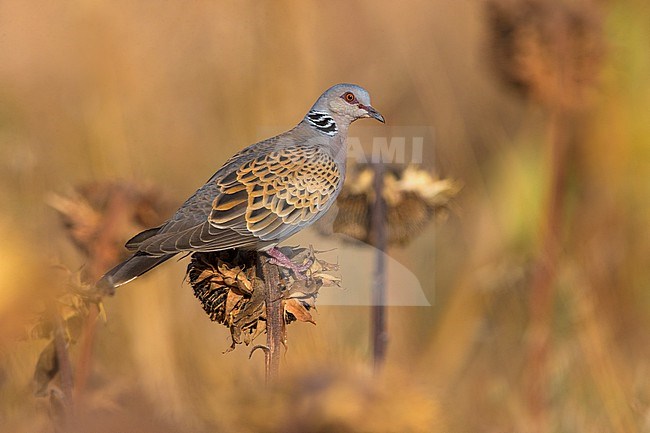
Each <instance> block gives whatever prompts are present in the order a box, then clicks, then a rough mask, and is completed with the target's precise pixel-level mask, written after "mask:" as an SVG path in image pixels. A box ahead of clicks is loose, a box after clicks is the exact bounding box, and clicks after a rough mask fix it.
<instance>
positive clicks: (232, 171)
mask: <svg viewBox="0 0 650 433" xmlns="http://www.w3.org/2000/svg"><path fill="white" fill-rule="evenodd" d="M242 155H243V158H241V159H237V158H231V159H230V160H229V161H228V162H227V164H226V165H225V166H224V167H223V168H222V169H221V170H219V171H218V172H217V173H216V174H215V176H213V177H212V178H211V179H210V181H209V182H208V183H207V184H206V185H205V186H204V187H203V188H201V189H199V190H198V191H197V192H196V194H194V196H192V197H191V198H190V199H188V200H187V201H186V202H185V204H184V205H183V206H182V207H181V208H180V209H179V210H178V211H177V212H176V214H175V215H174V216H173V217H172V218H171V219H170V220H169V221H168V222H167V223H166V224H165V225H163V226H162V227H161V228H160V230H159V231H157V232H152V233H150V234H151V235H150V236H148V237H146V238H145V239H142V240H141V239H137V240H138V241H139V242H138V243H137V245H134V246H135V247H137V249H138V250H139V251H143V252H146V253H149V254H170V253H173V252H179V251H218V250H223V249H228V248H256V247H259V246H261V245H268V244H272V243H274V242H279V241H281V240H283V239H286V238H287V237H289V236H291V235H293V234H295V233H296V232H298V231H299V230H300V229H302V228H303V227H306V226H308V225H310V224H311V223H313V222H315V221H316V220H317V219H318V218H319V217H320V216H322V214H324V213H325V212H326V211H327V210H328V209H329V207H330V206H331V205H332V204H333V203H334V201H335V199H336V195H337V193H338V191H339V190H340V183H341V182H342V178H341V172H340V170H339V167H338V166H337V164H336V162H335V161H334V160H333V159H332V157H330V156H329V155H328V154H327V153H326V152H324V151H323V150H322V149H321V148H319V147H315V146H304V145H292V146H284V147H281V148H276V149H274V150H270V151H268V152H266V153H258V154H257V155H255V154H251V153H250V152H249V153H242ZM145 233H146V232H145ZM147 235H149V233H147ZM138 236H140V235H138ZM138 236H136V238H138ZM136 238H134V239H136ZM131 245H133V244H131Z"/></svg>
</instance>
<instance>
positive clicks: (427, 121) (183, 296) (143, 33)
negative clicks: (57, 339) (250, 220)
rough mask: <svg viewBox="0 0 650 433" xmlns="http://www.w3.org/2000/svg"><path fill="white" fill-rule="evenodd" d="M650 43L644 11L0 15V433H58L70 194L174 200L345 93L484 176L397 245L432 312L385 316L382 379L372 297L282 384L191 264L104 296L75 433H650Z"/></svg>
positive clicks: (303, 356)
mask: <svg viewBox="0 0 650 433" xmlns="http://www.w3.org/2000/svg"><path fill="white" fill-rule="evenodd" d="M648 47H650V8H648V6H647V4H646V2H644V1H642V0H620V1H609V2H606V1H596V0H591V1H588V0H561V1H556V0H490V1H488V2H486V1H473V2H471V1H456V2H450V1H441V0H439V1H414V2H409V3H408V4H407V5H406V4H401V3H398V2H387V1H383V2H382V1H359V2H344V1H330V2H290V1H278V2H254V1H245V2H232V3H225V2H207V1H194V2H171V1H167V2H148V1H139V2H133V1H124V0H118V1H112V2H99V1H91V0H79V1H69V2H49V1H3V2H0V197H2V212H1V213H0V239H2V241H1V242H0V431H3V432H4V431H6V432H34V431H52V423H53V421H52V419H51V418H52V417H51V413H52V411H53V410H54V409H53V408H52V405H51V404H50V403H49V402H48V399H47V398H42V397H40V398H36V397H34V394H33V389H32V385H31V381H32V375H33V373H34V368H35V365H36V362H37V358H38V355H39V353H40V352H41V351H42V350H43V348H44V346H45V344H46V341H45V340H39V339H25V338H24V336H25V335H26V334H27V332H28V330H29V327H30V324H31V323H33V320H34V315H35V312H36V311H38V309H39V308H40V307H41V304H42V302H43V300H44V299H46V298H47V296H48V293H50V292H51V290H53V289H52V287H53V286H55V285H56V283H55V280H56V279H57V277H56V276H55V275H54V272H53V270H52V266H51V265H52V264H62V265H63V266H65V267H66V268H68V269H71V270H73V271H76V270H78V269H80V268H82V267H83V266H84V265H86V263H84V256H83V255H81V254H79V253H78V252H77V250H76V249H75V248H74V247H73V246H72V244H71V243H70V241H69V239H68V238H67V236H66V233H65V231H64V229H63V227H62V224H61V222H60V218H59V216H58V215H57V213H56V212H55V211H54V210H53V209H52V208H51V207H50V206H49V205H48V203H50V202H51V198H52V194H62V193H65V192H66V191H70V190H71V189H72V188H73V187H76V186H78V185H80V184H84V183H88V182H93V181H106V180H111V181H113V180H126V181H129V182H132V183H134V184H137V185H150V186H153V187H154V188H158V189H159V190H160V191H161V194H162V196H163V197H164V198H165V200H167V201H168V202H169V203H171V206H172V207H175V206H177V205H179V204H180V203H181V202H182V201H183V200H184V199H185V198H186V197H187V196H189V195H190V194H191V193H192V192H193V191H194V190H195V189H196V188H197V187H198V186H200V185H201V184H202V183H203V182H204V181H205V180H206V179H207V178H208V177H209V176H210V175H211V174H212V173H213V172H214V171H215V170H216V169H217V168H218V167H219V166H220V164H221V163H222V162H224V161H225V159H226V158H227V157H229V156H230V155H231V154H233V153H234V152H235V151H237V150H239V149H240V148H242V147H244V146H246V145H248V144H250V143H253V142H256V141H258V140H260V139H263V138H266V137H268V136H269V135H271V134H272V133H279V132H282V131H284V130H286V129H288V128H289V127H291V126H293V125H294V124H295V123H297V122H298V121H299V120H300V118H301V117H302V116H303V115H304V114H305V112H306V111H307V109H308V108H309V107H310V106H311V104H312V103H313V101H314V100H315V98H316V97H317V96H318V95H319V94H320V93H321V92H322V91H323V90H324V89H326V88H327V87H329V86H330V85H332V84H335V83H338V82H354V83H358V84H360V85H362V86H364V87H365V88H367V89H368V90H369V91H370V93H371V95H372V98H373V105H374V106H375V107H376V108H377V109H378V110H380V111H381V112H382V114H384V115H385V116H386V119H387V121H388V123H389V124H392V125H402V126H418V127H421V126H426V127H431V128H433V130H434V131H435V142H434V143H428V144H429V146H428V147H426V149H425V151H424V159H425V161H424V165H425V166H426V167H429V168H432V169H435V170H436V171H437V172H438V173H440V174H442V175H444V176H446V177H451V178H453V179H457V180H459V181H460V182H462V184H463V185H464V187H463V190H462V192H461V193H460V195H459V197H458V199H457V200H456V203H455V206H454V209H455V210H454V212H452V213H451V215H450V217H449V218H448V219H447V220H446V221H445V222H443V223H440V224H432V225H430V226H429V227H428V228H427V230H426V232H425V233H424V234H423V235H422V236H420V237H419V238H418V239H417V240H416V241H415V242H413V243H412V244H410V245H409V246H408V247H407V248H403V249H394V250H391V251H390V253H391V255H392V256H393V257H394V258H395V259H397V260H398V261H399V262H400V263H401V264H402V265H403V266H404V267H406V268H408V269H409V270H410V272H412V273H413V274H415V276H416V277H417V278H418V280H419V282H420V284H421V286H422V290H423V291H424V293H425V295H426V296H427V298H428V299H429V301H430V302H431V304H432V306H430V307H390V308H389V333H390V345H389V349H388V358H387V363H386V366H385V369H384V371H383V372H382V373H381V374H379V375H378V376H373V375H372V373H371V368H370V365H371V362H370V354H369V353H370V350H369V343H368V341H369V337H368V308H367V307H365V306H356V307H355V306H346V307H343V306H327V305H324V306H321V307H319V309H318V313H317V314H316V321H317V323H318V324H317V326H313V325H310V324H306V323H299V324H294V325H291V326H290V327H289V330H288V333H289V348H288V350H287V351H286V353H285V354H284V355H283V361H282V367H281V374H282V377H281V380H280V382H279V383H278V384H276V385H275V386H272V387H270V388H268V389H265V388H264V387H263V383H264V369H263V364H262V361H261V355H255V356H253V358H252V359H251V360H248V349H247V348H245V347H238V349H237V350H235V351H234V352H233V353H229V354H222V352H223V351H224V350H225V349H226V348H227V346H228V344H229V341H228V332H227V329H225V328H224V327H222V326H219V325H216V324H213V323H211V322H210V321H209V319H208V317H207V316H206V315H205V314H204V312H203V311H202V309H201V306H200V304H199V302H198V301H197V300H196V299H195V298H194V297H193V295H192V292H191V289H190V288H189V287H188V286H187V285H186V284H182V279H183V275H184V270H185V266H186V262H185V261H182V262H176V263H169V264H166V265H164V266H162V267H161V268H159V269H157V270H156V271H155V272H152V273H151V275H148V276H147V277H145V278H143V279H141V280H139V281H137V282H135V283H133V284H130V285H128V286H126V287H123V288H121V289H120V290H119V291H118V293H117V294H116V296H115V297H113V298H109V299H106V300H105V308H106V314H107V320H106V321H105V322H104V321H102V320H100V321H99V322H98V326H97V329H96V335H95V337H94V350H93V352H92V360H91V361H92V362H91V363H90V365H89V368H90V369H91V371H90V373H89V375H88V377H87V383H85V384H84V389H83V390H82V391H78V392H77V393H78V395H76V396H75V412H76V417H75V420H74V421H73V422H72V423H71V424H69V425H67V426H66V430H68V431H79V432H109V431H111V432H112V431H130V432H154V431H156V432H172V431H219V432H221V431H223V432H330V431H332V432H334V431H336V432H347V431H349V432H353V431H355V432H356V431H362V432H436V431H440V432H464V431H467V432H504V431H507V432H529V431H540V432H576V431H581V432H582V431H585V432H610V431H616V432H633V431H640V432H641V431H650V361H649V360H650V333H649V332H648V329H649V328H648V326H649V325H650V290H649V289H650V227H649V221H650V200H649V199H648V198H649V197H650V179H649V176H648V173H650V146H649V145H648V143H649V141H650V122H649V121H648V112H649V109H648V107H650V86H648V80H649V79H650V60H649V59H650V56H648V55H647V53H648ZM360 123H361V122H359V123H358V124H356V125H355V126H354V127H353V128H356V127H358V126H357V125H359V124H360ZM133 233H134V230H133V229H132V230H131V231H126V232H125V233H123V234H121V236H122V238H123V239H124V240H126V239H127V238H128V237H129V235H131V234H133ZM309 239H310V241H311V242H313V243H314V244H315V245H316V247H318V242H319V238H318V237H317V236H315V235H312V237H310V238H309ZM358 248H359V250H360V251H361V250H363V247H358ZM342 265H343V267H352V268H353V267H354V266H355V264H354V263H351V262H344V263H342ZM359 272H363V273H364V275H367V276H368V277H369V276H370V275H371V272H372V269H370V268H369V269H360V270H359ZM344 285H345V282H344ZM347 289H348V290H354V287H348V288H347ZM81 350H82V349H80V347H79V345H77V346H73V347H71V355H70V356H71V360H72V363H73V364H74V365H73V366H74V367H75V368H77V367H78V368H81V367H79V365H78V364H77V363H78V359H79V356H80V355H79V354H80V352H81ZM258 357H259V358H258ZM86 361H88V360H86Z"/></svg>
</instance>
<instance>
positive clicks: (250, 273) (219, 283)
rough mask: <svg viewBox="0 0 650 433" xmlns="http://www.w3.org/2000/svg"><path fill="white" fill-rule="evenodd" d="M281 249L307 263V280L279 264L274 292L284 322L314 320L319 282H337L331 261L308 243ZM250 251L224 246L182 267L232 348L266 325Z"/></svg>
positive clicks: (196, 255) (263, 295) (261, 283)
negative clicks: (226, 332)
mask: <svg viewBox="0 0 650 433" xmlns="http://www.w3.org/2000/svg"><path fill="white" fill-rule="evenodd" d="M281 251H282V252H283V253H284V254H285V255H286V256H287V257H289V258H290V259H291V260H292V261H294V262H296V263H300V264H303V263H310V264H311V265H310V267H309V269H308V270H307V277H308V278H307V279H306V280H302V279H296V278H295V277H294V276H293V275H292V274H291V273H290V272H286V271H285V270H283V269H282V268H280V272H279V275H280V292H281V295H282V305H283V307H284V322H285V324H289V323H291V322H294V321H296V320H298V321H302V322H311V323H314V320H313V317H312V315H311V313H310V310H311V309H312V308H314V307H315V305H316V297H317V296H318V291H319V289H320V288H321V287H323V286H330V285H338V283H339V281H340V280H339V279H338V278H337V277H335V276H333V275H331V272H332V271H336V270H338V267H337V266H336V265H333V264H330V263H327V262H325V261H323V260H320V259H318V258H317V257H316V254H317V253H316V252H315V251H314V250H313V249H312V248H294V247H283V248H281ZM260 254H263V253H258V252H255V251H240V250H226V251H219V252H212V253H194V254H192V259H191V261H190V264H189V266H188V269H187V276H188V279H189V282H190V284H191V286H192V288H193V289H194V295H195V296H196V297H197V298H198V299H199V301H201V304H202V305H203V309H204V310H205V312H206V313H207V314H208V316H209V317H210V319H211V320H213V321H215V322H218V323H221V324H222V325H224V326H226V327H227V328H228V329H229V330H230V335H231V338H232V345H231V346H230V349H229V350H233V349H234V348H235V347H236V345H237V344H241V343H244V344H246V345H249V344H250V343H251V342H252V341H253V340H254V339H255V338H256V337H257V336H258V335H260V334H261V333H262V332H264V331H265V330H266V306H265V298H266V290H267V288H266V286H265V284H264V281H263V280H262V279H261V278H260V277H259V272H258V266H259V265H258V263H259V255H260Z"/></svg>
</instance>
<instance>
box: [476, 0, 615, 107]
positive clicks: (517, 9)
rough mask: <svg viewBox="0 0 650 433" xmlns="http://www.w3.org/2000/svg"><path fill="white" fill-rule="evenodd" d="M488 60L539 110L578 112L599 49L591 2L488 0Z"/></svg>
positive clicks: (596, 72)
mask: <svg viewBox="0 0 650 433" xmlns="http://www.w3.org/2000/svg"><path fill="white" fill-rule="evenodd" d="M487 7H488V14H487V23H488V31H489V38H490V60H491V61H492V62H493V64H494V67H495V69H496V71H497V73H498V75H499V77H500V78H501V79H502V80H503V81H504V82H505V83H507V84H509V85H510V86H512V88H513V89H515V90H517V91H518V92H519V93H520V94H521V95H523V96H525V97H527V98H530V99H532V100H533V101H535V102H537V103H540V104H542V105H545V106H547V107H548V106H559V107H562V108H578V107H580V106H582V105H584V104H585V103H586V102H588V100H589V98H587V96H588V94H589V93H588V92H589V91H590V90H591V88H592V87H593V84H594V83H595V82H596V80H597V79H598V75H599V72H600V66H601V64H602V57H603V54H604V51H605V48H604V47H605V43H604V37H603V35H602V23H601V18H600V14H599V13H598V11H599V8H598V5H597V4H596V2H593V1H591V2H590V1H587V2H571V1H557V0H490V1H489V2H488V3H487Z"/></svg>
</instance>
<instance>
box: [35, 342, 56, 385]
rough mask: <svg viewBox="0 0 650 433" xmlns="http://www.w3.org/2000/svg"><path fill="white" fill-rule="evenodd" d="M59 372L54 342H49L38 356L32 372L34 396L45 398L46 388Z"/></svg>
mask: <svg viewBox="0 0 650 433" xmlns="http://www.w3.org/2000/svg"><path fill="white" fill-rule="evenodd" d="M58 372H59V362H58V358H57V357H56V348H55V346H54V340H52V341H50V342H49V343H48V344H47V346H45V348H44V349H43V350H42V351H41V354H40V355H39V356H38V362H37V363H36V368H35V370H34V378H33V383H34V394H35V395H36V396H37V397H45V396H47V388H48V385H49V384H50V382H51V381H52V379H54V377H55V376H56V374H57V373H58Z"/></svg>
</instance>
